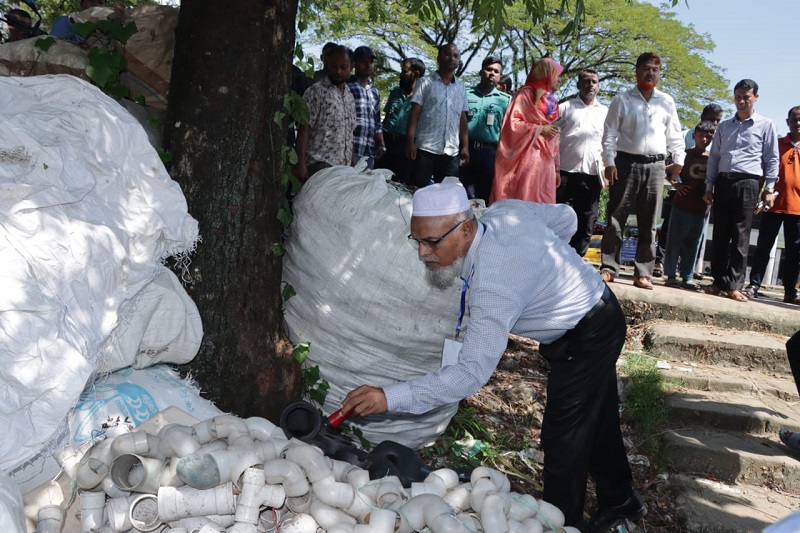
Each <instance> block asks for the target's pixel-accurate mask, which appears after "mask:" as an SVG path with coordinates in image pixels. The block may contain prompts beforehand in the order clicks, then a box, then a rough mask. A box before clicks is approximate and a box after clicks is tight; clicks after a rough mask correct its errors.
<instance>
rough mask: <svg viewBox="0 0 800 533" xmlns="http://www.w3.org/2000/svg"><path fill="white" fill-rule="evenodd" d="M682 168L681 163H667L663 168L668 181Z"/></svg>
mask: <svg viewBox="0 0 800 533" xmlns="http://www.w3.org/2000/svg"><path fill="white" fill-rule="evenodd" d="M682 169H683V165H679V164H677V163H672V164H671V165H667V166H666V168H664V170H665V171H666V172H667V176H668V177H669V181H672V180H674V179H676V178H677V177H678V176H679V175H680V173H681V170H682Z"/></svg>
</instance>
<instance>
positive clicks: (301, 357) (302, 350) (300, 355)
mask: <svg viewBox="0 0 800 533" xmlns="http://www.w3.org/2000/svg"><path fill="white" fill-rule="evenodd" d="M310 352H311V343H308V342H301V343H300V344H298V345H297V346H295V347H294V350H292V358H293V359H294V360H295V361H297V362H298V363H300V364H301V365H302V364H303V363H305V362H306V359H308V354H309V353H310ZM317 378H319V376H317Z"/></svg>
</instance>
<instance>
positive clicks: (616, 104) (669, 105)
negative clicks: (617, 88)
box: [603, 87, 686, 167]
mask: <svg viewBox="0 0 800 533" xmlns="http://www.w3.org/2000/svg"><path fill="white" fill-rule="evenodd" d="M667 148H669V151H670V153H671V154H672V160H673V162H675V163H677V164H678V165H683V160H684V158H685V157H686V149H685V145H684V142H683V133H681V121H680V119H679V118H678V110H677V108H676V107H675V100H673V99H672V97H671V96H669V95H668V94H665V93H662V92H661V91H659V90H658V89H653V96H651V97H650V100H649V101H647V100H645V99H644V97H643V96H642V93H641V92H640V91H639V88H638V87H633V88H632V89H629V90H627V91H625V92H622V93H620V94H618V95H617V96H615V97H614V99H613V100H612V101H611V105H610V106H609V107H608V115H607V116H606V122H605V128H604V130H603V162H604V163H605V164H606V166H607V167H613V166H616V164H615V163H614V158H615V157H616V155H617V151H620V152H627V153H629V154H635V155H658V154H664V155H666V151H667Z"/></svg>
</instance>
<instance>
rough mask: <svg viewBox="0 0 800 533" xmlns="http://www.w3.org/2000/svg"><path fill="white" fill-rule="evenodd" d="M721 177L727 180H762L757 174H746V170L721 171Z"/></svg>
mask: <svg viewBox="0 0 800 533" xmlns="http://www.w3.org/2000/svg"><path fill="white" fill-rule="evenodd" d="M717 175H718V176H719V177H720V178H722V179H725V180H732V181H738V180H760V179H761V176H757V175H755V174H745V173H744V172H720V173H719V174H717Z"/></svg>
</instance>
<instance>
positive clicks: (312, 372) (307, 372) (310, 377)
mask: <svg viewBox="0 0 800 533" xmlns="http://www.w3.org/2000/svg"><path fill="white" fill-rule="evenodd" d="M317 381H319V367H318V366H311V367H308V368H304V369H303V385H304V386H305V388H306V389H311V388H312V387H313V386H314V385H316V384H317Z"/></svg>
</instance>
